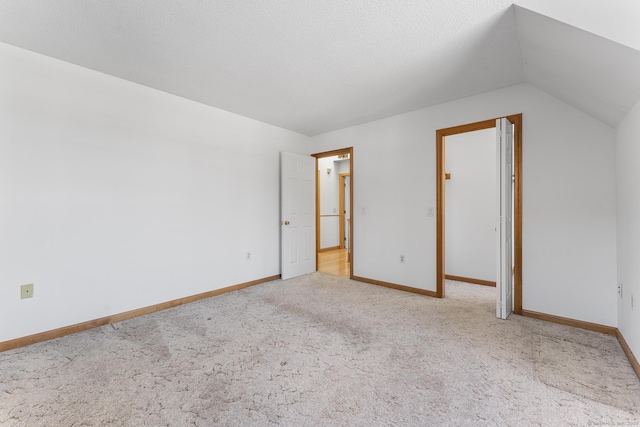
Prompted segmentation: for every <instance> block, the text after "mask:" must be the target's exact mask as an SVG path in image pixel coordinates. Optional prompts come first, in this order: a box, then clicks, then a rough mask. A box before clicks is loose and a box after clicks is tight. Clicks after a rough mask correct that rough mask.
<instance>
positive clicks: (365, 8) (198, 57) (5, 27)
mask: <svg viewBox="0 0 640 427" xmlns="http://www.w3.org/2000/svg"><path fill="white" fill-rule="evenodd" d="M531 2H532V1H531V0H530V1H528V3H531ZM512 3H513V2H512V1H509V0H483V1H478V0H431V1H425V0H349V1H341V0H322V1H318V0H296V1H293V0H291V1H290V0H260V1H255V0H253V1H249V0H216V1H203V0H201V1H169V0H163V1H157V2H149V1H144V0H111V1H108V2H107V1H102V0H59V1H50V0H0V42H4V43H8V44H11V45H14V46H18V47H21V48H24V49H28V50H31V51H35V52H39V53H42V54H44V55H48V56H51V57H54V58H57V59H60V60H63V61H67V62H70V63H73V64H77V65H80V66H83V67H86V68H90V69H93V70H96V71H100V72H103V73H107V74H110V75H113V76H116V77H120V78H123V79H126V80H129V81H132V82H136V83H140V84H142V85H145V86H149V87H152V88H155V89H158V90H161V91H164V92H168V93H172V94H175V95H178V96H181V97H184V98H188V99H192V100H194V101H198V102H201V103H204V104H208V105H211V106H214V107H218V108H221V109H224V110H228V111H231V112H234V113H237V114H241V115H243V116H247V117H251V118H254V119H257V120H260V121H263V122H267V123H271V124H273V125H276V126H280V127H283V128H286V129H290V130H294V131H297V132H300V133H303V134H306V135H316V134H320V133H324V132H328V131H331V130H335V129H340V128H344V127H347V126H352V125H355V124H359V123H364V122H367V121H371V120H375V119H379V118H382V117H387V116H390V115H394V114H399V113H403V112H407V111H411V110H415V109H418V108H421V107H427V106H431V105H436V104H439V103H443V102H447V101H452V100H455V99H459V98H463V97H466V96H471V95H474V94H478V93H482V92H486V91H489V90H493V89H498V88H501V87H505V86H510V85H513V84H516V83H521V82H529V83H531V84H533V85H535V86H537V87H539V88H540V89H542V90H545V91H547V92H549V93H550V94H551V95H553V96H556V97H557V98H559V99H561V100H563V101H565V102H567V103H569V104H571V105H573V106H575V107H576V108H579V109H581V110H583V111H584V112H586V113H587V114H590V115H592V116H593V117H595V118H597V119H599V120H601V121H603V122H605V123H607V124H609V125H611V126H615V125H617V123H619V121H620V120H621V119H622V118H623V117H624V115H625V114H626V112H628V111H629V109H630V108H631V107H632V106H633V105H634V104H635V103H636V102H637V101H638V99H639V98H640V79H638V78H637V77H636V76H638V75H640V51H638V50H636V49H634V48H633V47H630V46H627V45H624V44H621V43H618V42H616V41H613V40H611V39H610V38H606V35H605V37H603V36H602V35H596V34H594V33H592V32H589V31H586V30H584V29H580V28H578V27H576V26H572V25H569V24H566V23H563V22H562V21H560V20H555V19H553V18H552V17H549V16H547V15H545V14H544V13H540V11H537V12H536V11H534V9H533V8H529V7H526V5H523V6H514V5H513V4H512ZM639 18H640V17H639Z"/></svg>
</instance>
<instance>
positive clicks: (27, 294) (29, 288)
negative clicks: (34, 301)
mask: <svg viewBox="0 0 640 427" xmlns="http://www.w3.org/2000/svg"><path fill="white" fill-rule="evenodd" d="M31 297H33V283H31V284H28V285H22V286H20V298H21V299H25V298H31Z"/></svg>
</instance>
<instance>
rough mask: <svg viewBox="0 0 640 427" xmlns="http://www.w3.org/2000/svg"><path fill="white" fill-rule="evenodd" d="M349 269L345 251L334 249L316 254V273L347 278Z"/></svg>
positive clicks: (349, 264)
mask: <svg viewBox="0 0 640 427" xmlns="http://www.w3.org/2000/svg"><path fill="white" fill-rule="evenodd" d="M350 267H351V263H350V262H349V252H348V250H347V249H334V250H332V251H326V252H319V253H318V271H321V272H323V273H328V274H332V275H334V276H342V277H349V270H350Z"/></svg>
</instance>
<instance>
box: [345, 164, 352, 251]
mask: <svg viewBox="0 0 640 427" xmlns="http://www.w3.org/2000/svg"><path fill="white" fill-rule="evenodd" d="M350 234H351V176H345V177H344V247H345V248H348V247H349V235H350ZM349 252H351V251H349Z"/></svg>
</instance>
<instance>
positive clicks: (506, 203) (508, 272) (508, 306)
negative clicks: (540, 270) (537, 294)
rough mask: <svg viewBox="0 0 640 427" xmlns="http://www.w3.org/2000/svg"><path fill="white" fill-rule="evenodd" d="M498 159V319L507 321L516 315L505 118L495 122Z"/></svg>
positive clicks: (508, 138)
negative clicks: (511, 315) (512, 312)
mask: <svg viewBox="0 0 640 427" xmlns="http://www.w3.org/2000/svg"><path fill="white" fill-rule="evenodd" d="M496 134H497V141H496V155H497V163H496V164H497V165H498V168H497V174H496V175H497V179H496V182H497V185H498V191H497V193H496V194H497V195H498V197H497V199H498V209H497V211H498V212H497V213H498V215H497V216H498V221H497V223H498V224H497V227H496V231H497V233H496V234H497V239H496V240H497V250H498V261H497V269H498V270H497V274H496V291H497V294H498V295H497V302H496V315H497V316H498V318H500V319H506V318H507V317H509V314H511V311H513V263H512V254H513V252H512V246H513V244H512V230H513V229H512V223H513V208H512V195H513V181H512V176H513V126H512V124H511V122H510V121H509V120H507V119H505V118H502V119H498V120H496Z"/></svg>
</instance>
